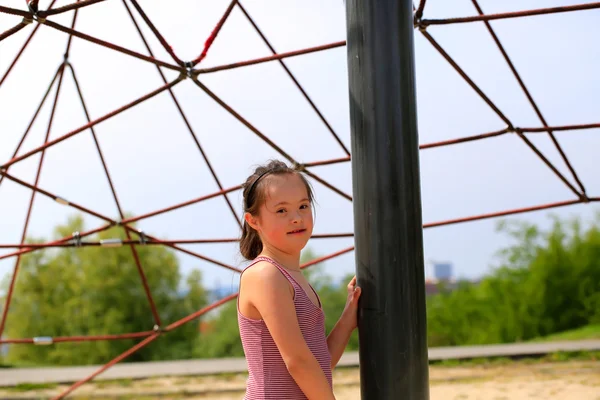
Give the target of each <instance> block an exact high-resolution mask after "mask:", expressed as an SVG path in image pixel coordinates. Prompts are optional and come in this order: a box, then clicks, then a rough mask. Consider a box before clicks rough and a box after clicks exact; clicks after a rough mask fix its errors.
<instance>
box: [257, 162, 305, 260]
mask: <svg viewBox="0 0 600 400" xmlns="http://www.w3.org/2000/svg"><path fill="white" fill-rule="evenodd" d="M263 190H265V202H264V204H262V205H261V207H260V209H259V213H258V216H256V218H255V219H254V220H255V221H254V222H255V224H256V227H257V228H258V229H257V230H258V231H259V232H260V234H261V236H262V239H263V241H265V242H267V243H268V245H271V246H273V247H275V248H277V249H278V250H280V251H283V252H286V253H289V254H294V253H298V252H300V251H301V250H302V249H303V248H304V246H306V243H307V242H308V239H310V236H311V235H312V231H313V214H312V207H311V204H310V200H309V198H308V192H307V190H306V186H305V184H304V182H303V181H302V178H301V177H300V176H298V175H297V174H286V175H272V176H270V177H269V182H268V184H267V185H265V187H264V189H263Z"/></svg>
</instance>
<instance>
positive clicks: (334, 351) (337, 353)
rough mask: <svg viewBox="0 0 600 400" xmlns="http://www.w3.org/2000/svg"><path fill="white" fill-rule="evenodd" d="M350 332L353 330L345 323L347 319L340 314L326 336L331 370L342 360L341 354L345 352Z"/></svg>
mask: <svg viewBox="0 0 600 400" xmlns="http://www.w3.org/2000/svg"><path fill="white" fill-rule="evenodd" d="M352 331H354V328H353V327H352V325H351V324H350V323H349V322H348V321H347V318H344V314H342V316H341V317H340V319H339V320H338V322H337V323H336V324H335V326H334V327H333V329H332V330H331V332H330V333H329V336H327V347H328V348H329V354H330V355H331V369H332V370H333V369H334V368H335V366H336V365H337V363H338V362H339V361H340V358H342V354H344V350H346V346H347V345H348V341H349V340H350V335H352Z"/></svg>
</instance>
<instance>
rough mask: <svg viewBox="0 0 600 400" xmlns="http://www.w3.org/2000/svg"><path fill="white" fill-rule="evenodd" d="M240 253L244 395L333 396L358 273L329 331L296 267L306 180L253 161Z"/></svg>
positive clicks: (307, 206)
mask: <svg viewBox="0 0 600 400" xmlns="http://www.w3.org/2000/svg"><path fill="white" fill-rule="evenodd" d="M243 187H244V191H243V195H244V211H245V213H244V224H243V232H242V238H241V241H240V251H241V253H242V255H243V256H244V257H245V258H246V259H248V260H253V261H252V263H251V264H250V265H249V266H248V267H247V268H246V269H245V270H244V272H243V273H242V276H241V278H240V292H239V297H238V323H239V329H240V337H241V339H242V345H243V348H244V353H245V355H246V361H247V363H248V372H249V375H248V381H247V386H246V396H245V399H256V400H259V399H260V400H265V399H276V400H283V399H289V400H299V399H310V400H313V399H319V400H320V399H324V400H331V399H335V397H334V394H333V389H332V378H331V371H332V369H333V368H334V367H335V366H336V364H337V362H338V361H339V359H340V357H341V356H342V353H343V352H344V349H345V348H346V345H347V344H348V340H349V339H350V334H351V333H352V331H353V330H354V329H355V328H356V310H357V303H358V298H359V296H360V288H359V287H357V286H356V277H354V278H353V279H352V281H351V282H350V283H349V284H348V298H347V301H346V306H345V308H344V311H343V313H342V316H341V317H340V319H339V321H338V322H337V324H336V325H335V327H334V328H333V330H332V331H331V333H330V334H329V336H326V332H325V315H324V313H323V306H322V304H321V301H320V299H319V296H318V295H317V293H316V292H315V290H314V289H313V288H312V286H311V285H310V284H309V283H308V281H307V280H306V278H305V277H304V276H303V275H302V272H301V271H300V252H301V251H302V249H303V248H304V246H305V245H306V243H307V242H308V239H309V238H310V236H311V234H312V230H313V213H312V206H313V193H312V190H311V188H310V185H309V183H308V181H307V180H306V178H305V177H304V176H303V175H302V174H301V173H300V172H298V171H296V170H294V169H292V168H289V167H288V166H286V165H285V164H284V163H282V162H280V161H271V162H270V163H268V164H267V165H265V166H261V167H258V168H257V169H256V171H255V172H254V173H253V174H252V175H251V176H250V177H249V178H248V179H247V180H246V183H245V184H244V185H243Z"/></svg>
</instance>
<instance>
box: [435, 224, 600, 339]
mask: <svg viewBox="0 0 600 400" xmlns="http://www.w3.org/2000/svg"><path fill="white" fill-rule="evenodd" d="M590 222H591V223H590V224H589V226H588V228H587V229H586V230H584V229H583V228H582V224H581V221H579V220H578V219H572V220H560V219H558V218H556V217H553V225H552V227H551V229H549V230H548V231H543V230H541V229H539V228H538V227H537V226H535V225H533V224H528V223H524V222H519V221H512V222H506V221H503V222H501V223H500V224H499V226H498V228H499V231H500V232H502V233H504V234H507V235H509V236H510V237H511V238H512V240H513V244H512V245H511V246H508V247H507V248H505V249H503V250H501V252H500V256H501V259H500V265H499V266H498V267H497V268H496V269H495V270H494V271H492V273H490V274H489V275H488V276H486V277H485V278H484V279H483V280H482V281H481V282H479V283H478V284H469V283H466V284H463V285H460V286H459V287H458V288H457V289H456V290H454V291H452V292H450V293H447V292H446V293H442V294H440V295H435V296H431V297H429V298H428V299H427V323H428V340H429V345H430V346H441V345H464V344H485V343H507V342H516V341H523V340H528V339H532V338H536V337H539V336H546V335H549V334H552V333H556V332H561V331H565V330H569V329H575V328H579V327H581V326H585V325H587V324H594V323H598V322H600V214H598V215H597V217H596V218H595V219H594V220H593V221H590Z"/></svg>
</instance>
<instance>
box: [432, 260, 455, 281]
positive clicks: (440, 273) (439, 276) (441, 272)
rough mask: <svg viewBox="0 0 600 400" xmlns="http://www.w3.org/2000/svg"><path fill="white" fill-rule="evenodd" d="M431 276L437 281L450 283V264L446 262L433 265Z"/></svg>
mask: <svg viewBox="0 0 600 400" xmlns="http://www.w3.org/2000/svg"><path fill="white" fill-rule="evenodd" d="M433 276H434V278H435V279H436V280H438V281H451V280H452V264H451V263H448V262H444V263H439V262H434V263H433Z"/></svg>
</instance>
